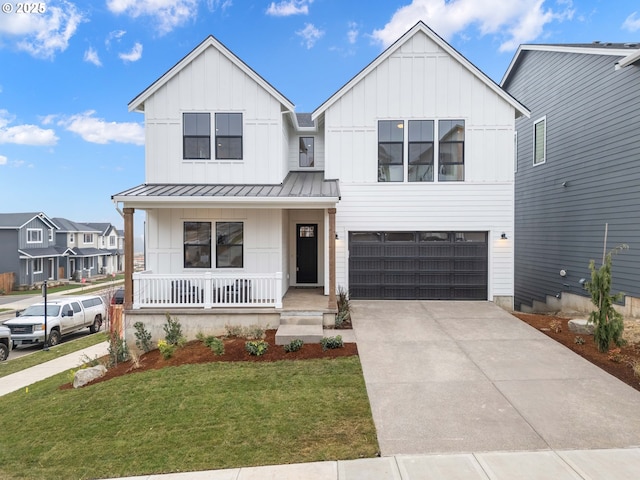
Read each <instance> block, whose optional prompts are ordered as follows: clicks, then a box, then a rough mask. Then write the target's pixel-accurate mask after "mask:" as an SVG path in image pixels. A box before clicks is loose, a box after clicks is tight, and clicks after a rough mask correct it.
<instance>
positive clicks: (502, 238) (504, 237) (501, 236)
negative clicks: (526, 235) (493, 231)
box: [500, 232, 507, 240]
mask: <svg viewBox="0 0 640 480" xmlns="http://www.w3.org/2000/svg"><path fill="white" fill-rule="evenodd" d="M500 239H501V240H506V239H507V234H506V233H504V232H502V235H500Z"/></svg>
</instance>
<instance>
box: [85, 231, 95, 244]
mask: <svg viewBox="0 0 640 480" xmlns="http://www.w3.org/2000/svg"><path fill="white" fill-rule="evenodd" d="M83 243H93V233H85V234H84V235H83Z"/></svg>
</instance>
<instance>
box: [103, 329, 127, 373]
mask: <svg viewBox="0 0 640 480" xmlns="http://www.w3.org/2000/svg"><path fill="white" fill-rule="evenodd" d="M128 359H129V347H128V346H127V342H125V341H124V339H123V338H122V337H121V336H120V335H119V334H118V332H112V333H111V335H109V364H108V365H107V367H114V366H116V365H118V363H122V362H126V361H127V360H128Z"/></svg>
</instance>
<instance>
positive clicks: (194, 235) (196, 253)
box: [184, 222, 211, 268]
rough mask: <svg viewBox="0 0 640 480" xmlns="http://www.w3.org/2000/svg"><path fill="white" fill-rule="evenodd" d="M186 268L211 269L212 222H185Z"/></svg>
mask: <svg viewBox="0 0 640 480" xmlns="http://www.w3.org/2000/svg"><path fill="white" fill-rule="evenodd" d="M184 268H211V222H184Z"/></svg>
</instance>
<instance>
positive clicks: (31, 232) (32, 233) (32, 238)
mask: <svg viewBox="0 0 640 480" xmlns="http://www.w3.org/2000/svg"><path fill="white" fill-rule="evenodd" d="M27 243H42V229H40V228H27Z"/></svg>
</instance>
